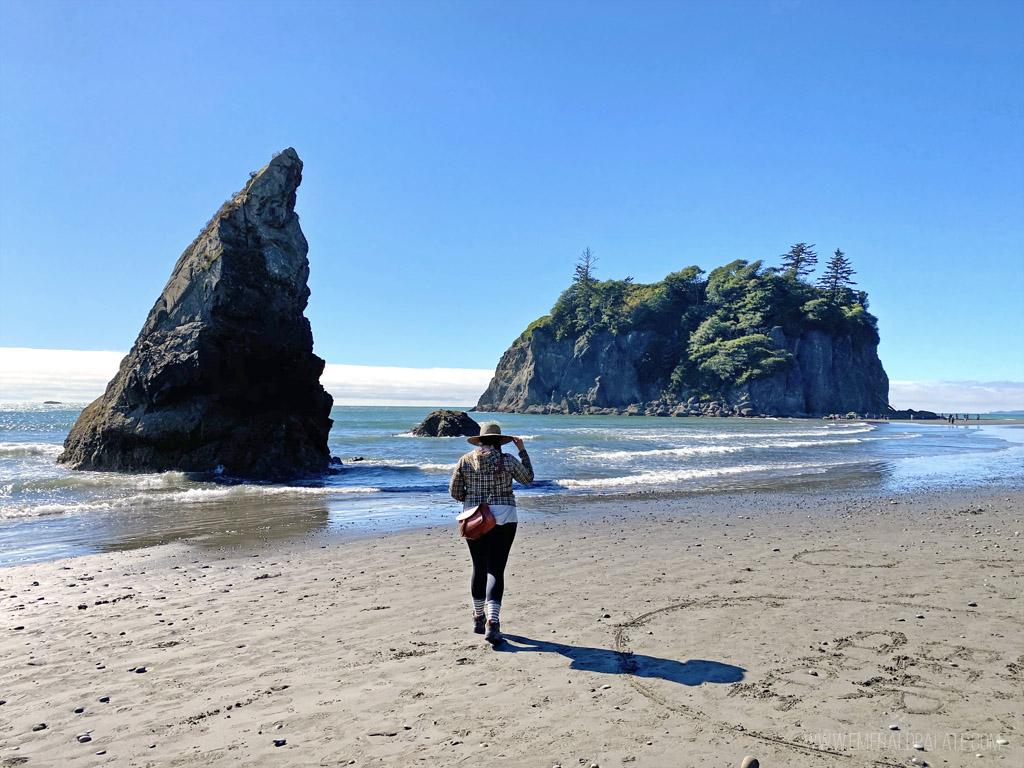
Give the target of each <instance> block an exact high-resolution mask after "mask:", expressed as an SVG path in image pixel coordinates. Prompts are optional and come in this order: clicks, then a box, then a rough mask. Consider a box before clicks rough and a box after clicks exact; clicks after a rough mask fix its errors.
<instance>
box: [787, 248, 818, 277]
mask: <svg viewBox="0 0 1024 768" xmlns="http://www.w3.org/2000/svg"><path fill="white" fill-rule="evenodd" d="M812 248H814V243H811V244H810V245H808V244H807V243H797V244H796V245H794V246H793V247H792V248H790V249H789V253H784V254H782V256H780V257H779V258H781V259H782V269H783V271H784V272H791V273H792V274H793V275H795V276H796V277H798V278H799V277H804V276H806V275H809V274H811V272H812V271H813V270H814V267H815V265H816V264H817V263H818V254H817V253H815V252H814V251H812V250H811V249H812Z"/></svg>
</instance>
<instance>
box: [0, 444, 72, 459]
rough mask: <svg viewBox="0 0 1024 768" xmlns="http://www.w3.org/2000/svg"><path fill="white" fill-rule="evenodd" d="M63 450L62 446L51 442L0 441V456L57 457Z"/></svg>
mask: <svg viewBox="0 0 1024 768" xmlns="http://www.w3.org/2000/svg"><path fill="white" fill-rule="evenodd" d="M63 452H64V446H62V445H54V444H53V443H0V457H8V456H10V457H16V456H45V457H46V458H53V459H55V458H57V457H58V456H60V455H61V453H63Z"/></svg>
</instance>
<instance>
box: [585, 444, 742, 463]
mask: <svg viewBox="0 0 1024 768" xmlns="http://www.w3.org/2000/svg"><path fill="white" fill-rule="evenodd" d="M743 450H745V447H744V446H742V445H691V446H683V447H681V448H655V449H652V450H649V451H593V450H591V449H582V450H581V451H579V452H578V455H580V456H581V457H582V458H585V459H598V460H602V461H630V460H632V459H636V458H642V457H650V456H707V455H713V454H723V453H737V452H738V451H743Z"/></svg>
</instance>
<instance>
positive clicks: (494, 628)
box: [484, 621, 505, 645]
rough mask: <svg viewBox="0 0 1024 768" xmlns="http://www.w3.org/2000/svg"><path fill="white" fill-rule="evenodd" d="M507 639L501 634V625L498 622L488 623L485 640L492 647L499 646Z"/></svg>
mask: <svg viewBox="0 0 1024 768" xmlns="http://www.w3.org/2000/svg"><path fill="white" fill-rule="evenodd" d="M504 639H505V636H504V635H502V634H501V624H500V623H499V622H497V621H488V622H487V631H486V632H485V633H484V640H486V641H487V642H488V643H490V644H491V645H497V644H498V643H500V642H502V641H503V640H504Z"/></svg>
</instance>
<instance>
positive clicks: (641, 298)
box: [477, 243, 889, 416]
mask: <svg viewBox="0 0 1024 768" xmlns="http://www.w3.org/2000/svg"><path fill="white" fill-rule="evenodd" d="M813 249H814V246H813V245H808V244H807V243H797V244H796V245H794V246H793V247H792V248H791V249H790V250H789V251H788V252H787V253H785V254H783V255H782V256H781V257H780V259H781V265H780V266H778V267H766V266H765V265H764V263H763V262H762V261H755V262H747V261H743V260H737V261H733V262H731V263H730V264H727V265H725V266H723V267H719V268H717V269H714V270H712V271H711V272H710V274H705V272H704V271H703V270H701V269H700V268H698V267H695V266H693V267H687V268H686V269H683V270H681V271H679V272H674V273H672V274H670V275H668V276H666V277H665V279H663V280H661V281H659V282H657V283H650V284H639V283H635V282H633V280H632V279H631V278H628V277H627V278H625V279H622V280H598V279H597V278H596V276H595V273H596V268H595V266H596V261H597V259H596V258H595V256H594V254H593V253H592V252H591V251H590V249H589V248H588V249H586V250H585V251H584V252H583V254H582V255H581V256H580V258H579V260H578V262H577V264H576V269H575V275H574V278H573V281H572V284H571V285H570V286H569V287H568V288H567V289H566V290H565V291H564V292H563V293H562V295H561V296H559V297H558V300H557V301H556V302H555V305H554V307H553V308H552V310H551V314H550V315H546V316H544V317H542V318H540V319H538V320H536V321H535V322H533V323H531V324H530V326H529V327H528V328H527V329H526V330H525V331H524V332H523V334H522V335H521V336H520V337H519V338H518V339H516V341H515V342H514V343H513V344H512V346H511V347H510V348H509V350H508V351H507V352H506V353H505V354H504V355H503V356H502V359H501V362H500V363H499V364H498V367H497V370H496V371H495V376H494V378H493V379H492V381H491V383H490V385H489V386H488V388H487V391H486V392H485V393H484V394H483V395H482V396H481V398H480V402H479V403H478V404H477V410H486V411H511V412H544V413H552V412H558V413H609V412H613V411H615V412H627V413H649V414H656V415H699V414H708V413H716V414H720V415H731V414H742V415H755V414H774V415H792V416H822V415H829V414H836V413H839V414H846V413H848V412H855V413H859V414H866V413H878V414H881V413H884V412H886V411H888V410H889V406H888V387H889V384H888V378H887V377H886V375H885V371H884V370H883V368H882V365H881V362H880V361H879V360H878V355H877V346H878V323H877V320H876V318H875V317H874V316H873V315H872V314H871V313H870V312H868V311H867V307H868V297H867V293H866V292H865V291H862V290H856V287H855V286H856V284H855V282H854V280H853V276H854V275H855V274H856V273H855V272H854V270H853V268H852V266H851V262H850V260H849V259H848V258H847V257H846V255H845V254H844V253H843V252H842V251H841V250H838V249H836V251H835V252H834V254H833V256H832V257H831V258H830V259H829V260H828V262H827V264H826V266H825V268H824V270H823V272H822V274H821V275H820V277H819V278H818V280H817V281H816V282H815V283H812V282H810V276H811V274H812V271H813V269H814V267H815V265H816V263H817V254H816V253H815V251H814V250H813Z"/></svg>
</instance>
